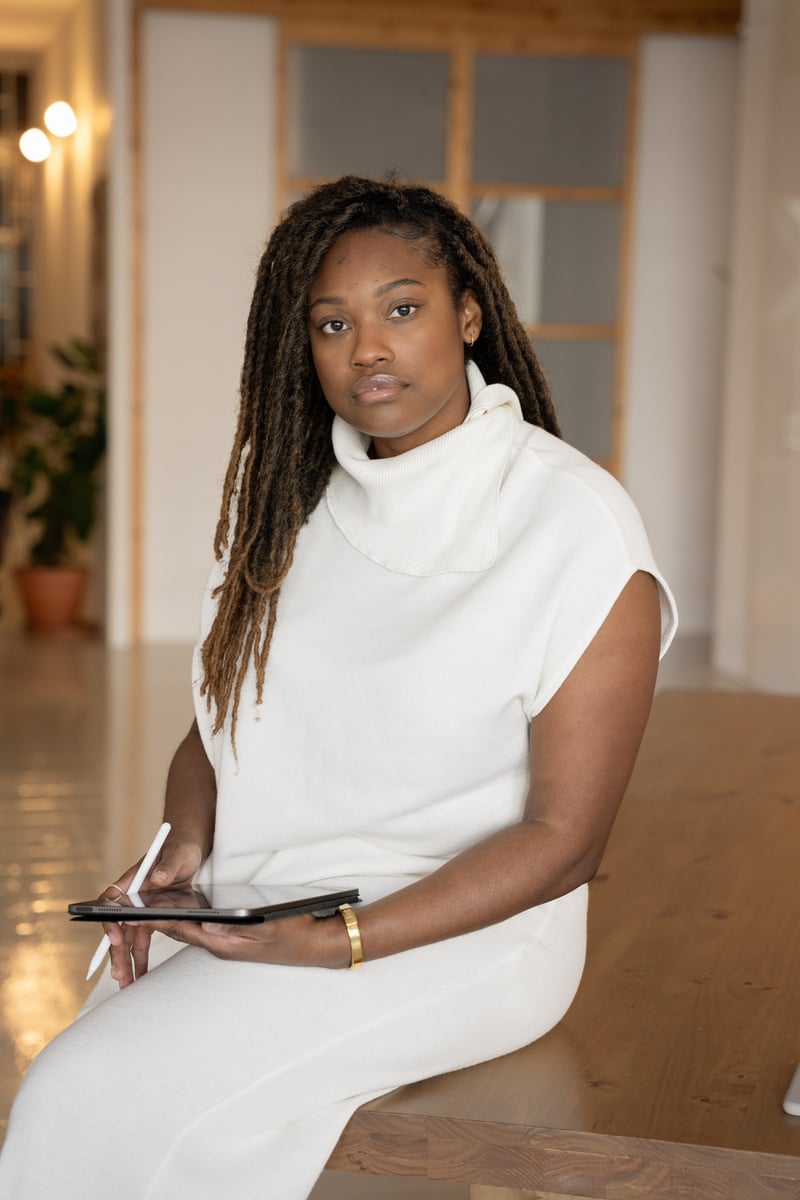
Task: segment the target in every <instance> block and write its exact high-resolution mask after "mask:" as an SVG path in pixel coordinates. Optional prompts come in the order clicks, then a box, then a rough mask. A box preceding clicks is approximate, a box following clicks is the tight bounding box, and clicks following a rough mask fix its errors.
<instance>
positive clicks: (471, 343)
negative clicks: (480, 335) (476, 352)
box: [468, 333, 475, 350]
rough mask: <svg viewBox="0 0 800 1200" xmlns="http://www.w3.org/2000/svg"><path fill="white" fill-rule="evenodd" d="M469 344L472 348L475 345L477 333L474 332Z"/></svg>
mask: <svg viewBox="0 0 800 1200" xmlns="http://www.w3.org/2000/svg"><path fill="white" fill-rule="evenodd" d="M468 345H469V348H470V350H471V349H472V347H473V346H474V345H475V334H474V333H473V335H472V337H471V338H470V339H469V343H468Z"/></svg>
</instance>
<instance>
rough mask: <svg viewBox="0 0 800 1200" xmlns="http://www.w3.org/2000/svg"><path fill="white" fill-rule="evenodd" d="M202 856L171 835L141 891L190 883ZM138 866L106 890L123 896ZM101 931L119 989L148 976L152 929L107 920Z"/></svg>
mask: <svg viewBox="0 0 800 1200" xmlns="http://www.w3.org/2000/svg"><path fill="white" fill-rule="evenodd" d="M203 857H204V855H203V850H202V848H201V846H200V845H199V844H198V843H197V842H194V841H186V840H183V839H181V837H180V836H179V835H175V834H172V833H171V834H170V835H169V837H168V838H167V840H166V841H165V842H164V845H163V846H162V848H161V853H160V854H159V856H158V859H157V860H156V862H155V864H154V866H153V869H152V870H151V872H150V874H149V876H148V877H147V881H146V885H143V889H142V890H144V886H147V887H148V888H149V889H150V890H151V891H152V890H155V889H156V888H171V887H180V886H182V885H185V884H188V883H191V881H192V879H193V878H194V876H195V875H196V874H197V871H198V870H199V868H200V864H201V863H202V861H203ZM139 862H141V859H140V860H139ZM138 867H139V863H134V865H133V866H132V867H129V868H128V870H127V871H125V872H124V874H122V875H121V876H120V877H119V879H118V880H117V881H116V882H115V883H110V884H109V885H108V887H107V888H106V889H105V890H106V891H107V892H108V891H113V892H114V893H115V898H116V896H117V895H118V894H119V892H122V894H123V895H125V894H126V893H127V890H128V888H129V887H130V885H131V883H132V882H133V877H134V875H135V874H136V871H137V869H138ZM110 898H111V897H109V899H110ZM103 929H104V931H105V933H106V935H107V936H108V940H109V942H110V943H111V944H110V948H109V956H110V958H111V977H112V979H116V980H117V982H118V983H119V986H120V987H121V988H123V987H127V986H128V984H129V983H133V981H134V979H138V978H139V976H140V975H145V974H146V973H147V963H148V958H149V954H150V938H151V936H152V930H151V929H144V928H142V927H141V926H140V925H139V924H138V922H136V921H133V922H129V923H121V922H119V921H108V922H106V923H104V924H103Z"/></svg>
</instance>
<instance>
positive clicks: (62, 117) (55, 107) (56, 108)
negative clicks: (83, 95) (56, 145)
mask: <svg viewBox="0 0 800 1200" xmlns="http://www.w3.org/2000/svg"><path fill="white" fill-rule="evenodd" d="M44 123H45V125H46V126H47V128H48V129H49V130H50V132H51V133H53V134H55V136H56V137H69V136H70V134H71V133H74V132H75V130H76V129H77V128H78V118H77V117H76V116H75V113H74V112H73V111H72V109H71V108H70V106H69V104H67V102H66V100H56V102H55V104H51V105H50V107H49V108H48V109H46V110H45V114H44Z"/></svg>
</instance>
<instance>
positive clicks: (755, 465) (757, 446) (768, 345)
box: [714, 0, 800, 692]
mask: <svg viewBox="0 0 800 1200" xmlns="http://www.w3.org/2000/svg"><path fill="white" fill-rule="evenodd" d="M743 58H744V70H743V86H742V92H741V106H740V119H739V130H740V133H739V139H738V146H737V178H736V185H737V206H736V217H735V228H734V243H733V265H734V287H733V298H732V304H731V314H730V330H729V338H728V355H727V372H726V388H725V403H724V411H723V422H722V439H721V442H722V472H721V484H720V506H721V515H722V520H721V523H720V539H719V557H718V562H717V593H716V606H715V630H714V632H715V637H714V659H715V666H716V667H717V668H718V669H720V670H722V671H726V672H728V673H731V674H736V675H741V676H743V677H745V678H747V679H749V680H750V681H751V682H752V683H753V684H755V685H756V686H758V687H761V688H765V689H767V690H776V691H786V692H798V691H800V141H799V140H798V134H797V130H798V127H799V126H800V6H799V5H798V4H797V3H796V0H751V2H750V3H749V4H748V6H747V9H746V20H745V23H744V37H743Z"/></svg>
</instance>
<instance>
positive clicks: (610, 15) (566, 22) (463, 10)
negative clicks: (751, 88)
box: [134, 0, 742, 34]
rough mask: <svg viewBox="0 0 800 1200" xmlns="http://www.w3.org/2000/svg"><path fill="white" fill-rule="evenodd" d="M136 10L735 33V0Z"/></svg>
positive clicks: (457, 1) (197, 1) (144, 1)
mask: <svg viewBox="0 0 800 1200" xmlns="http://www.w3.org/2000/svg"><path fill="white" fill-rule="evenodd" d="M134 2H135V4H136V6H137V8H141V9H148V8H164V9H179V10H185V11H198V12H221V11H224V12H243V13H266V14H269V15H272V16H279V17H294V18H302V19H303V20H308V21H313V20H315V19H317V18H320V19H325V20H328V21H331V22H343V21H351V22H358V21H368V20H383V21H387V20H388V21H390V22H391V23H392V24H393V25H403V24H405V25H410V26H414V25H419V24H423V25H424V24H426V23H430V22H433V21H442V20H451V21H456V22H457V23H458V24H459V26H460V27H462V28H464V27H466V28H474V27H478V28H480V27H487V28H491V27H492V26H493V25H496V24H497V23H498V22H499V21H514V22H515V24H517V25H519V26H521V27H528V28H532V29H535V30H540V31H543V32H548V31H554V32H558V31H561V30H565V31H579V32H582V31H595V30H596V31H598V32H606V31H608V32H615V33H626V34H627V33H651V32H654V31H663V32H666V33H723V34H730V33H735V32H736V31H737V29H738V27H739V22H740V20H741V16H742V5H741V0H647V2H646V3H643V2H642V0H405V2H404V3H403V4H402V5H392V6H388V5H387V4H386V0H134Z"/></svg>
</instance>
